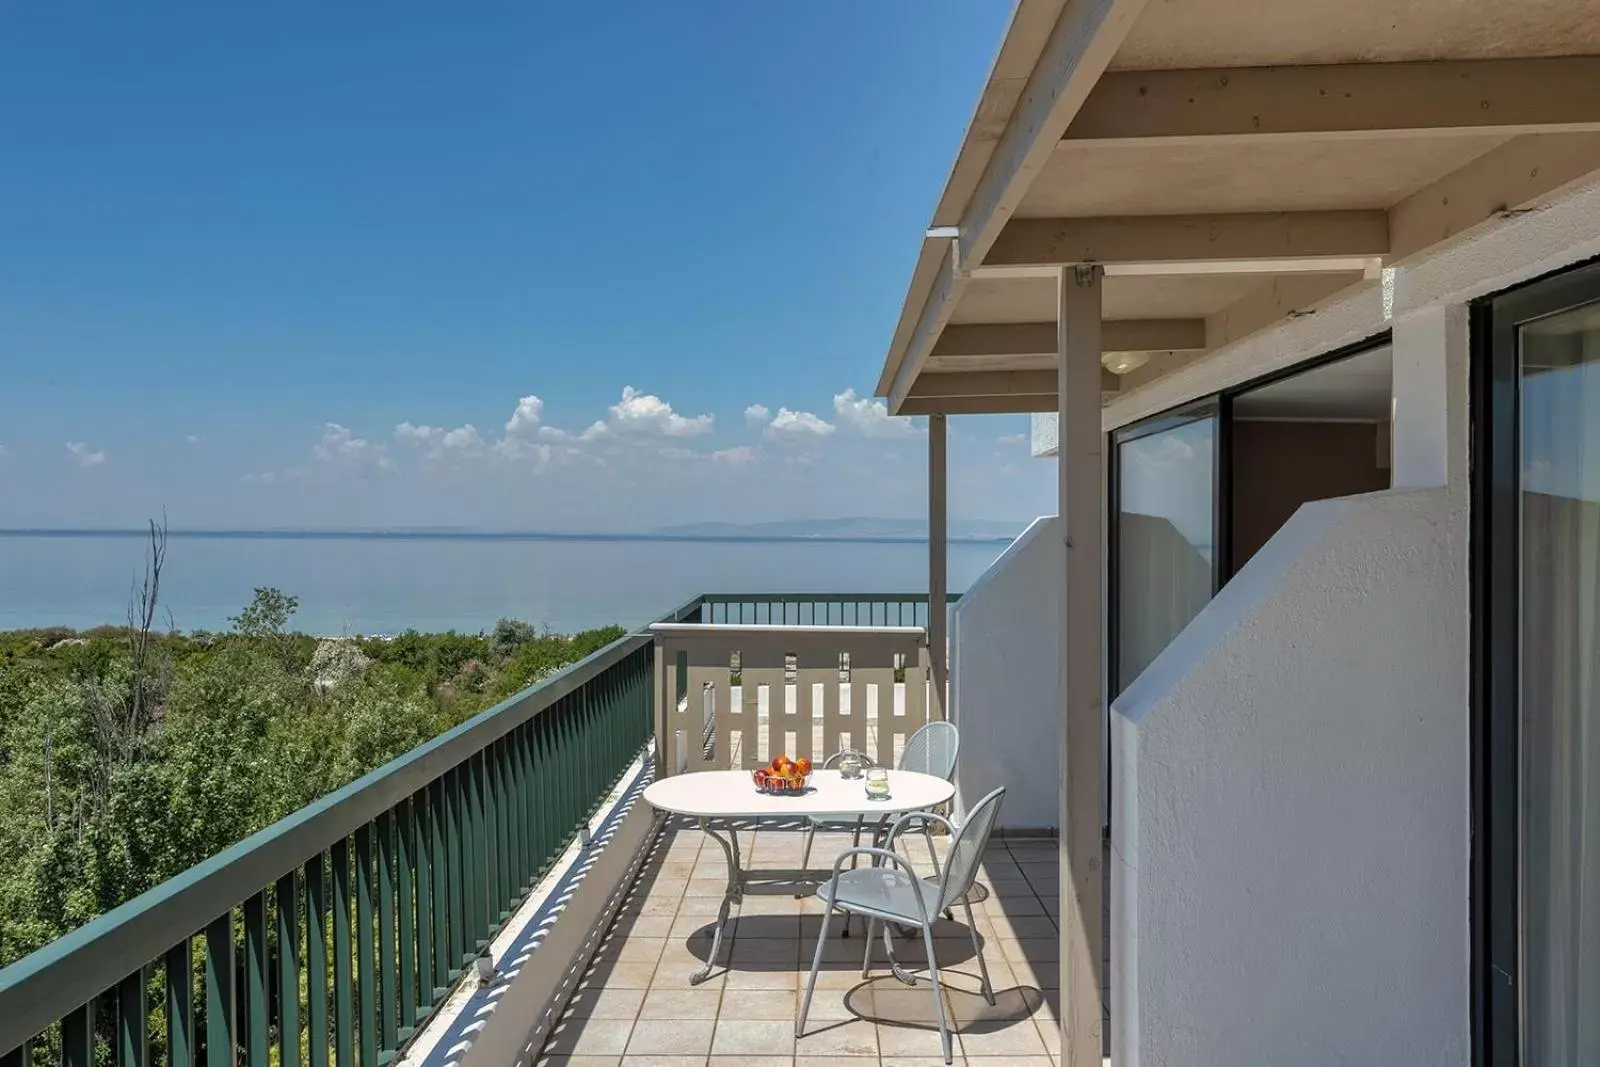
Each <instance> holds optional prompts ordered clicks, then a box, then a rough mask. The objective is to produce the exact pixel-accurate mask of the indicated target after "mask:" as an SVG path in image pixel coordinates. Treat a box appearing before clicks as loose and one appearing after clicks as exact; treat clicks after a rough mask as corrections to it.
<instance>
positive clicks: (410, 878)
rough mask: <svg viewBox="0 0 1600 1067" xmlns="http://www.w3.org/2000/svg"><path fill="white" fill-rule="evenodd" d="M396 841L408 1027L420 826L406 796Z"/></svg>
mask: <svg viewBox="0 0 1600 1067" xmlns="http://www.w3.org/2000/svg"><path fill="white" fill-rule="evenodd" d="M395 826H396V833H395V844H396V852H395V855H396V857H397V861H396V870H395V875H396V878H397V882H398V888H399V891H400V892H399V896H398V898H397V904H398V906H399V916H398V917H399V929H398V931H397V934H398V945H399V948H400V1025H401V1026H403V1027H406V1028H408V1029H409V1028H410V1027H413V1026H415V1025H416V1024H417V940H416V938H417V929H416V923H417V913H416V900H415V899H414V897H415V888H416V881H415V880H416V873H417V870H418V867H419V866H420V865H419V863H418V859H419V856H418V853H417V826H416V823H415V821H413V818H412V811H411V798H410V797H407V798H406V799H405V800H402V801H401V802H400V804H399V806H398V807H396V808H395Z"/></svg>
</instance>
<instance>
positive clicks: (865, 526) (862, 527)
mask: <svg viewBox="0 0 1600 1067" xmlns="http://www.w3.org/2000/svg"><path fill="white" fill-rule="evenodd" d="M1027 525H1028V521H1027V520H1025V519H1015V520H1004V519H952V520H951V522H950V527H949V534H948V536H949V537H950V538H951V539H953V540H957V541H1010V540H1012V539H1013V538H1015V537H1016V536H1017V535H1018V534H1020V533H1021V532H1022V531H1023V529H1024V528H1025V527H1026V526H1027ZM652 532H654V533H656V534H659V535H661V536H663V537H705V538H718V539H722V538H728V539H739V538H746V537H750V538H763V539H765V538H797V539H799V538H827V539H829V540H843V539H860V540H864V541H868V540H914V541H925V540H927V537H928V523H927V520H926V519H877V518H847V519H789V520H786V521H780V522H753V523H736V522H694V523H686V524H683V525H678V526H661V527H657V528H656V529H655V530H654V531H652Z"/></svg>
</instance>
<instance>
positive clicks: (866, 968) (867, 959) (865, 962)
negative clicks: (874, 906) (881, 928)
mask: <svg viewBox="0 0 1600 1067" xmlns="http://www.w3.org/2000/svg"><path fill="white" fill-rule="evenodd" d="M877 925H878V920H876V919H871V918H869V919H868V920H867V937H866V942H867V947H866V950H865V951H863V952H862V953H861V977H863V978H865V977H867V976H868V975H870V974H871V973H872V931H873V928H874V927H875V926H877Z"/></svg>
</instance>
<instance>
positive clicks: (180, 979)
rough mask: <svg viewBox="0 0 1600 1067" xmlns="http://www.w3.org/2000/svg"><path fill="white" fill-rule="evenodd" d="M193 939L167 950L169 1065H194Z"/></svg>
mask: <svg viewBox="0 0 1600 1067" xmlns="http://www.w3.org/2000/svg"><path fill="white" fill-rule="evenodd" d="M193 951H194V942H193V940H192V939H191V938H187V937H186V938H184V939H183V940H182V941H180V942H178V943H177V944H176V945H173V946H172V947H171V948H169V949H167V954H166V956H165V957H164V959H163V968H164V969H165V971H166V972H167V981H166V986H167V999H166V1007H167V1067H193V1064H194V1061H195V1047H194V959H193V955H192V953H193Z"/></svg>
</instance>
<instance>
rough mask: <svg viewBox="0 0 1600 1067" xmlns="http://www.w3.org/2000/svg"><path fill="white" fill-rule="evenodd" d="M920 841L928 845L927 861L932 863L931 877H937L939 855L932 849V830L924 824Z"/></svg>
mask: <svg viewBox="0 0 1600 1067" xmlns="http://www.w3.org/2000/svg"><path fill="white" fill-rule="evenodd" d="M922 839H923V840H924V841H926V842H927V843H928V859H930V860H932V861H933V876H934V877H935V878H938V877H939V853H938V851H937V850H936V849H935V848H934V847H933V828H932V827H930V826H929V825H928V824H927V823H926V822H924V823H923V824H922Z"/></svg>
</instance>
